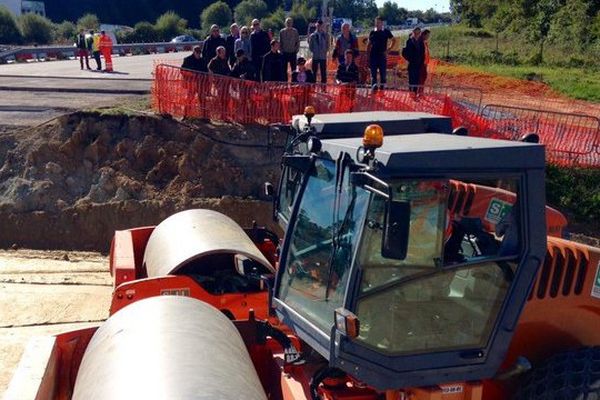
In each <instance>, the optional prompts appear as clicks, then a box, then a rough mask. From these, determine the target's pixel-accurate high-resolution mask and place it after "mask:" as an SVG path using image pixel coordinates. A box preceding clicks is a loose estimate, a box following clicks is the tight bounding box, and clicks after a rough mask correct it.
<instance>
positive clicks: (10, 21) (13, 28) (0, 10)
mask: <svg viewBox="0 0 600 400" xmlns="http://www.w3.org/2000/svg"><path fill="white" fill-rule="evenodd" d="M20 42H21V31H19V26H18V25H17V21H16V20H15V17H13V15H12V13H11V12H10V11H9V10H8V8H6V7H5V6H0V43H6V44H17V43H20Z"/></svg>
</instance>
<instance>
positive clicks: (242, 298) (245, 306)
mask: <svg viewBox="0 0 600 400" xmlns="http://www.w3.org/2000/svg"><path fill="white" fill-rule="evenodd" d="M153 230H154V227H142V228H134V229H128V230H123V231H117V232H115V236H114V238H113V241H112V244H111V251H110V273H111V275H112V276H113V278H114V288H115V289H114V292H113V296H112V302H111V306H110V315H113V314H114V313H116V312H117V311H119V310H120V309H122V308H123V307H125V306H127V305H129V304H131V303H134V302H136V301H138V300H142V299H145V298H148V297H154V296H164V295H174V296H188V297H193V298H196V299H199V300H202V301H204V302H206V303H208V304H210V305H212V306H214V307H216V308H218V309H219V310H221V311H223V312H224V313H225V314H227V315H228V316H230V317H233V318H234V319H244V318H246V317H247V316H248V312H249V311H250V310H251V309H252V310H254V312H255V314H256V316H257V317H258V318H260V319H267V318H268V317H269V311H268V303H269V301H268V293H267V291H266V289H265V290H263V291H260V292H256V293H228V294H222V295H213V294H210V293H209V292H207V291H206V290H204V289H203V288H202V286H200V285H199V284H198V283H197V282H196V281H194V280H193V279H191V278H189V277H187V276H174V275H168V276H163V277H152V278H148V277H147V273H146V270H145V268H144V265H143V262H142V260H143V254H144V250H145V248H146V243H147V242H148V239H149V238H150V235H151V234H152V231H153ZM257 246H258V248H259V250H261V252H263V254H264V255H265V257H266V258H267V259H268V260H269V261H270V262H271V263H273V265H275V262H276V255H275V250H276V248H275V245H274V244H273V243H272V242H270V241H268V240H267V241H265V242H264V243H257Z"/></svg>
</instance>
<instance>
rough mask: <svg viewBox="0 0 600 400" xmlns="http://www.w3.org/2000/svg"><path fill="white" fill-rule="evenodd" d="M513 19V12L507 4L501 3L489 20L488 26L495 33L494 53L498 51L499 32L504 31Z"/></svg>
mask: <svg viewBox="0 0 600 400" xmlns="http://www.w3.org/2000/svg"><path fill="white" fill-rule="evenodd" d="M513 20H514V14H513V12H512V9H511V7H510V6H509V5H508V4H503V5H501V6H500V7H498V9H497V10H496V13H495V14H494V15H493V16H492V17H491V18H490V20H489V23H488V25H489V27H490V28H491V30H492V31H494V33H495V35H496V54H498V53H499V51H500V48H499V43H500V33H502V32H504V31H505V30H507V29H508V28H509V27H510V26H511V22H512V21H513Z"/></svg>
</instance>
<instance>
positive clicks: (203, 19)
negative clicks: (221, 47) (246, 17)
mask: <svg viewBox="0 0 600 400" xmlns="http://www.w3.org/2000/svg"><path fill="white" fill-rule="evenodd" d="M231 18H232V13H231V8H229V6H228V5H227V3H225V2H223V1H217V2H215V3H212V4H211V5H210V6H208V7H206V8H205V9H204V11H202V14H200V26H201V27H202V28H203V29H204V30H205V31H207V32H208V30H209V28H210V26H211V25H212V24H217V25H218V26H219V27H228V26H229V24H230V23H231Z"/></svg>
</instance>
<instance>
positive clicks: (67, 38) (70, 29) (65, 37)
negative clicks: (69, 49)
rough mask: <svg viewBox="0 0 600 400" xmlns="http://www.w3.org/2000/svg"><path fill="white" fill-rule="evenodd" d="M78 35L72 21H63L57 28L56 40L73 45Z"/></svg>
mask: <svg viewBox="0 0 600 400" xmlns="http://www.w3.org/2000/svg"><path fill="white" fill-rule="evenodd" d="M76 34H77V27H76V26H75V24H74V23H72V22H71V21H63V22H61V23H60V24H56V26H55V32H54V35H55V38H56V40H57V41H60V42H66V43H71V42H73V38H74V37H75V35H76Z"/></svg>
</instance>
